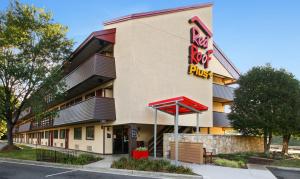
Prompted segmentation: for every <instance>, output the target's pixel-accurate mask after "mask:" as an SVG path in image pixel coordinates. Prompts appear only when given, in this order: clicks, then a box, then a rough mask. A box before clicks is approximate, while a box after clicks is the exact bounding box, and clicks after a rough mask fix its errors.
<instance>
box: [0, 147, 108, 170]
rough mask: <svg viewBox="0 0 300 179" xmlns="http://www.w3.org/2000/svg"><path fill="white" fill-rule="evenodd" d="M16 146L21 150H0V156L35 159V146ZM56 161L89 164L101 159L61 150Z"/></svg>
mask: <svg viewBox="0 0 300 179" xmlns="http://www.w3.org/2000/svg"><path fill="white" fill-rule="evenodd" d="M17 146H18V147H20V148H21V150H15V151H10V152H0V157H4V158H12V159H21V160H33V161H37V153H36V152H37V151H36V149H35V148H31V147H27V146H23V145H17ZM38 150H39V151H43V152H52V153H53V151H50V150H46V149H38ZM56 156H57V157H56V158H57V160H56V163H64V164H72V165H85V164H89V163H92V162H96V161H99V160H101V159H102V158H100V157H95V156H93V155H90V154H81V155H79V156H71V155H67V154H64V153H62V152H56ZM39 161H46V162H52V161H54V160H53V157H52V158H50V159H47V160H45V159H39Z"/></svg>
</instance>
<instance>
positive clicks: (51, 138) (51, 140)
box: [48, 131, 53, 147]
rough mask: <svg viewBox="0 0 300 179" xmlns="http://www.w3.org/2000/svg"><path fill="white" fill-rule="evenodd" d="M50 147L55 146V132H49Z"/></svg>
mask: <svg viewBox="0 0 300 179" xmlns="http://www.w3.org/2000/svg"><path fill="white" fill-rule="evenodd" d="M49 135H50V136H49V145H48V146H51V147H52V146H53V131H49Z"/></svg>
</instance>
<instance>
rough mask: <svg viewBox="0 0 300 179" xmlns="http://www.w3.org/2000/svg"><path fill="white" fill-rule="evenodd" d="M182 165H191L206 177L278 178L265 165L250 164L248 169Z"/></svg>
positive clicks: (196, 171)
mask: <svg viewBox="0 0 300 179" xmlns="http://www.w3.org/2000/svg"><path fill="white" fill-rule="evenodd" d="M182 165H184V166H187V167H190V168H192V169H193V171H194V172H195V173H197V174H201V175H202V176H203V177H204V179H220V178H222V179H276V177H275V176H274V175H273V174H272V173H271V172H270V171H269V170H268V169H267V168H265V167H264V166H262V165H259V166H257V165H255V166H248V169H240V168H229V167H221V166H215V165H198V164H187V163H182Z"/></svg>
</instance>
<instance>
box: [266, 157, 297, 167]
mask: <svg viewBox="0 0 300 179" xmlns="http://www.w3.org/2000/svg"><path fill="white" fill-rule="evenodd" d="M272 165H276V166H281V167H295V168H300V159H299V158H292V159H285V160H278V161H275V162H274V163H272Z"/></svg>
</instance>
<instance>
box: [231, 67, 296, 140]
mask: <svg viewBox="0 0 300 179" xmlns="http://www.w3.org/2000/svg"><path fill="white" fill-rule="evenodd" d="M238 84H239V88H238V89H236V90H235V99H234V102H233V105H232V107H231V109H232V112H231V113H230V114H229V116H228V117H229V119H230V121H231V124H232V125H233V127H234V128H235V129H237V130H238V131H239V132H241V133H243V134H245V135H264V137H267V136H271V135H272V134H273V133H277V134H281V135H285V134H296V133H299V132H300V130H299V126H300V117H299V114H300V112H299V111H300V85H299V81H298V80H297V79H295V77H294V76H293V75H292V74H291V73H288V72H287V71H285V70H284V69H279V70H278V69H274V68H272V67H271V66H270V65H266V66H260V67H254V68H252V69H251V70H250V71H248V72H247V73H246V74H244V75H242V76H241V77H240V79H239V80H238ZM265 141H266V140H265ZM269 144H270V143H269Z"/></svg>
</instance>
